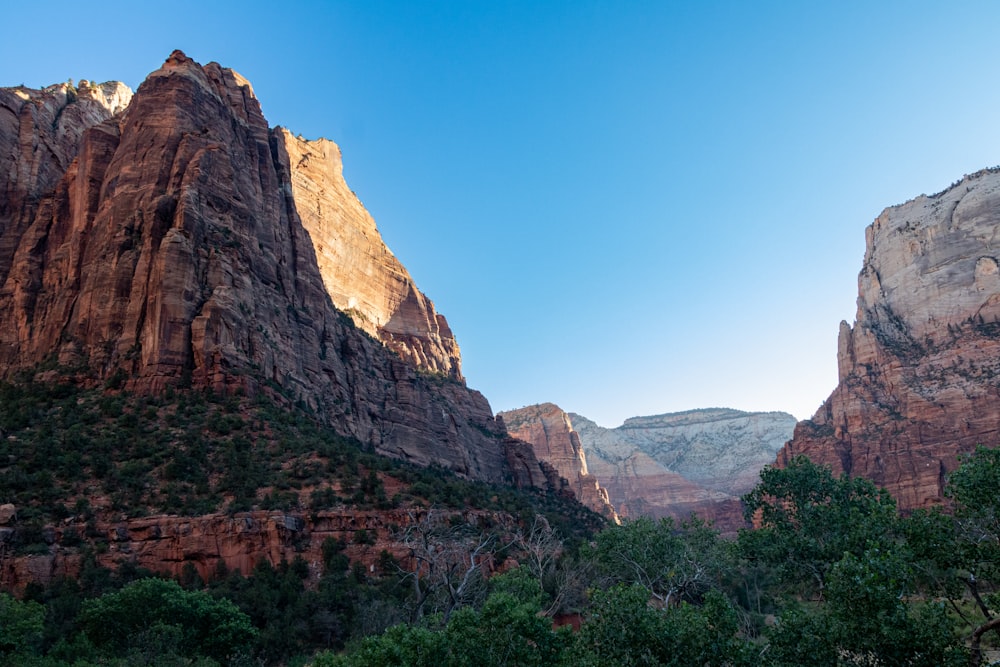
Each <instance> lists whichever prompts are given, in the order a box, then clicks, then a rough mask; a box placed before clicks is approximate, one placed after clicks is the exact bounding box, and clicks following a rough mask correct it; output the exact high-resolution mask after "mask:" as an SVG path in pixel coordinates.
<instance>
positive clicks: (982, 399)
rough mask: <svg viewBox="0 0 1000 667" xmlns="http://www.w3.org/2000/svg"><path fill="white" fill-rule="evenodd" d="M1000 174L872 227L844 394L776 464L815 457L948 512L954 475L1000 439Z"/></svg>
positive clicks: (841, 360)
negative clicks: (962, 458) (965, 456)
mask: <svg viewBox="0 0 1000 667" xmlns="http://www.w3.org/2000/svg"><path fill="white" fill-rule="evenodd" d="M998 239H1000V170H998V169H992V170H985V171H982V172H979V173H977V174H973V175H972V176H967V177H965V178H963V179H962V180H960V181H958V182H957V183H955V184H954V185H952V186H951V187H949V188H948V189H946V190H944V191H943V192H940V193H938V194H936V195H932V196H924V195H922V196H920V197H917V198H916V199H913V200H911V201H909V202H906V203H905V204H901V205H899V206H894V207H891V208H888V209H886V210H885V211H883V212H882V213H881V215H879V216H878V217H877V218H876V219H875V221H874V222H873V223H872V224H871V225H870V226H869V227H868V228H867V229H866V231H865V240H866V245H867V247H866V250H865V257H864V263H863V265H862V268H861V273H860V275H859V277H858V310H857V315H856V316H855V322H854V325H853V326H850V325H848V324H847V323H846V322H842V323H841V325H840V339H839V342H838V350H837V352H838V366H839V384H838V386H837V388H836V389H834V391H833V393H832V394H831V395H830V397H829V398H828V399H827V400H826V402H825V403H824V404H823V405H822V406H821V407H820V409H819V410H818V411H817V412H816V414H815V415H814V416H813V418H812V419H811V420H809V421H805V422H802V423H800V424H799V425H798V426H797V427H796V429H795V436H794V438H793V439H792V441H791V442H789V443H788V444H787V445H786V446H785V448H784V449H783V450H782V451H781V452H780V453H779V456H778V463H779V464H783V463H787V462H788V461H789V460H790V459H791V458H792V457H793V456H796V455H800V454H801V455H805V456H808V457H809V458H810V459H812V460H814V461H817V462H820V463H824V464H827V465H830V466H832V467H833V469H834V471H835V472H837V473H839V472H847V473H850V474H852V475H859V476H864V477H867V478H869V479H871V480H872V481H874V482H875V483H877V484H879V485H880V486H883V487H885V488H886V489H888V490H889V491H890V492H891V493H892V494H893V495H894V496H895V497H896V499H897V500H898V502H899V505H900V507H901V508H903V509H904V510H905V509H912V508H916V507H923V506H927V505H932V504H936V503H939V502H940V501H941V499H942V489H943V484H944V478H945V475H946V474H947V473H948V472H949V471H950V470H953V469H954V468H955V465H956V460H957V457H958V456H959V455H960V454H962V453H966V452H969V451H971V450H972V449H973V448H974V447H975V445H977V444H984V445H987V446H996V445H997V435H998V430H1000V401H998V398H1000V271H998V260H1000V245H998V243H1000V240H998ZM994 246H998V247H994Z"/></svg>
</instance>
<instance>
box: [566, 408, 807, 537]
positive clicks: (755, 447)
mask: <svg viewBox="0 0 1000 667" xmlns="http://www.w3.org/2000/svg"><path fill="white" fill-rule="evenodd" d="M570 419H571V422H572V424H573V428H574V429H575V430H576V432H577V433H579V436H580V441H581V443H582V444H583V448H584V450H585V451H586V452H587V462H588V465H589V469H590V472H591V474H592V475H594V476H595V477H597V479H598V480H599V481H600V483H601V486H603V487H605V488H606V489H607V490H608V497H609V499H610V500H611V502H612V504H614V505H615V507H616V508H617V509H618V511H619V513H621V514H622V515H623V516H636V515H646V516H673V517H675V518H678V519H685V518H687V517H688V516H689V515H690V514H692V513H694V514H697V515H699V516H701V517H702V518H706V519H710V520H713V521H715V523H716V524H717V525H718V526H719V527H720V528H722V529H729V530H733V529H735V528H737V527H739V526H740V525H742V522H743V518H742V508H741V506H740V502H739V496H741V495H742V494H744V493H746V492H747V491H749V490H750V489H752V488H753V487H754V486H755V485H756V484H757V482H758V480H759V472H760V470H761V468H763V466H764V465H766V464H768V463H770V462H772V461H773V460H774V455H775V452H776V451H777V450H778V449H779V448H780V447H781V445H782V443H784V442H785V441H786V440H788V438H789V437H790V436H791V432H792V428H793V427H794V425H795V418H794V417H792V416H791V415H789V414H786V413H782V412H763V413H748V412H741V411H739V410H728V409H706V410H692V411H688V412H680V413H673V414H664V415H655V416H649V417H633V418H631V419H628V420H626V421H625V423H624V424H622V425H621V426H619V427H617V428H613V429H609V428H604V427H601V426H598V425H597V424H596V423H594V422H593V421H591V420H589V419H587V418H585V417H582V416H580V415H576V414H570Z"/></svg>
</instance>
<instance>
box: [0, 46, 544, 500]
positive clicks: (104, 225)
mask: <svg viewBox="0 0 1000 667" xmlns="http://www.w3.org/2000/svg"><path fill="white" fill-rule="evenodd" d="M68 91H69V88H68V87H66V86H55V87H50V88H47V89H45V90H44V91H29V90H27V89H8V90H5V91H3V92H2V94H0V168H2V169H0V192H2V193H3V198H2V199H0V321H2V322H3V323H4V324H3V326H2V327H0V377H11V376H13V375H14V374H16V373H17V372H18V371H19V370H21V369H30V368H37V367H39V365H40V364H45V366H49V365H58V367H59V368H60V369H62V372H64V373H65V372H67V371H66V370H65V369H67V368H73V369H76V370H75V371H74V372H76V373H77V374H78V377H79V378H83V379H84V381H87V382H91V383H105V384H107V385H108V386H111V387H118V386H121V387H125V388H129V389H132V390H136V391H141V392H157V391H160V390H162V389H164V388H165V387H168V386H185V385H194V386H199V387H208V388H213V389H216V390H231V389H235V388H242V389H246V390H249V391H257V390H259V389H260V388H261V386H262V385H265V384H266V385H268V386H271V387H277V388H279V389H280V391H281V392H282V393H284V394H285V395H286V396H288V397H289V400H297V401H301V402H303V403H305V404H306V405H308V406H310V407H311V408H312V409H313V410H315V411H316V413H317V414H318V415H320V416H321V417H322V418H323V419H325V420H326V421H328V422H329V423H331V424H332V425H333V426H335V427H336V428H337V429H339V430H340V431H341V432H342V433H344V434H346V435H350V436H354V437H356V438H358V439H359V440H361V441H362V442H363V443H366V444H368V445H370V446H372V447H373V448H374V449H375V450H376V451H378V452H380V453H383V454H387V455H390V456H395V457H400V458H404V459H408V460H411V461H413V462H415V463H418V464H421V465H428V464H432V463H436V464H441V465H444V466H447V467H449V468H452V469H454V470H456V471H458V472H459V473H462V474H465V475H467V476H470V477H476V478H479V479H486V480H494V481H504V480H509V481H513V482H515V483H518V484H523V485H538V486H544V485H545V484H546V477H545V471H544V470H543V469H542V467H541V466H540V465H539V464H538V462H537V460H536V459H535V457H534V454H533V452H532V450H531V448H530V446H528V445H526V444H524V443H520V442H518V441H516V440H513V439H510V438H507V437H506V434H505V433H504V431H503V428H502V426H501V425H500V424H498V423H497V422H496V421H495V419H494V418H493V416H492V413H491V410H490V407H489V404H488V403H487V401H486V400H485V398H483V396H482V395H481V394H479V393H478V392H475V391H471V390H469V389H468V388H467V387H466V386H465V384H464V382H463V381H462V380H461V375H460V370H459V362H458V348H457V346H455V345H454V339H453V338H452V337H451V335H450V332H449V331H448V328H447V325H446V324H445V323H444V320H443V318H441V317H439V316H438V315H437V314H436V313H434V310H433V307H432V306H431V305H430V302H429V301H427V300H426V298H425V297H423V295H422V294H420V293H419V292H418V291H417V290H416V288H415V287H413V285H412V281H410V280H409V277H408V276H407V275H406V273H405V270H403V269H402V267H400V266H399V264H398V262H394V261H390V260H388V259H385V258H383V259H382V261H381V264H379V265H378V266H375V267H374V268H373V267H367V268H366V264H365V262H368V261H372V262H374V260H373V259H372V258H373V257H375V256H377V255H379V253H388V251H387V250H385V247H384V245H381V240H380V239H378V237H377V232H376V231H375V229H374V225H373V224H370V218H367V217H366V214H364V213H363V209H362V208H361V207H360V204H359V203H358V202H357V200H356V199H355V198H354V197H353V195H350V196H348V194H347V191H346V186H342V180H341V179H340V176H339V166H338V160H337V159H335V157H334V156H333V152H334V151H333V146H332V144H327V143H323V142H317V143H307V142H302V141H301V140H298V139H293V138H292V137H291V136H290V135H289V134H288V133H287V132H285V131H284V130H280V129H279V130H274V131H272V130H269V128H268V126H267V123H266V121H265V120H264V117H263V115H262V114H261V111H260V105H259V104H258V102H257V99H256V98H255V96H254V94H253V90H252V89H251V87H250V85H249V83H248V82H247V81H246V80H244V79H243V78H242V77H241V76H240V75H238V74H236V73H235V72H233V71H232V70H229V69H226V68H223V67H221V66H219V65H218V64H216V63H210V64H209V65H206V66H204V67H202V66H201V65H199V64H198V63H196V62H194V61H193V60H191V59H189V58H187V57H186V56H185V55H184V54H183V53H181V52H179V51H175V52H174V53H173V54H172V55H171V56H170V58H169V59H168V60H167V61H166V62H165V63H164V65H163V67H162V68H160V69H159V70H157V71H156V72H153V73H152V74H150V75H149V77H148V78H147V79H146V81H145V82H144V83H143V84H142V85H141V86H140V87H139V89H138V90H137V91H136V93H135V95H134V96H133V97H132V99H131V101H129V99H128V97H129V95H128V91H127V90H126V89H124V88H123V87H122V86H120V84H102V85H100V86H96V87H92V86H90V85H89V84H88V86H87V87H84V86H81V89H80V91H78V92H77V93H76V94H75V97H74V95H71V94H70V93H69V92H68ZM126 104H127V107H126ZM123 107H124V110H123ZM321 149H322V150H321ZM323 151H326V153H325V157H324V155H323ZM313 187H318V188H319V191H317V192H315V193H312V194H310V188H313ZM338 188H339V189H338ZM334 200H337V201H338V203H337V204H336V205H334V204H333V203H332V202H333V201H334ZM328 206H333V208H334V209H336V211H334V212H330V211H328V209H327V207H328ZM338 206H339V208H337V207H338ZM328 213H329V215H330V217H329V218H327V217H326V216H327V214H328ZM338 221H339V222H340V223H343V225H344V227H339V226H338V224H335V223H337V222H338ZM352 225H355V226H356V227H352ZM366 235H367V237H368V238H367V241H365V242H364V243H362V242H361V241H358V240H357V239H358V238H360V237H364V236H366ZM339 239H353V240H349V241H342V240H339ZM331 248H340V250H338V251H336V252H333V253H332V254H331V252H332V251H330V249H331ZM318 257H323V258H324V260H323V267H324V269H325V273H324V272H321V270H320V262H319V261H318V259H317V258H318ZM338 258H339V259H338ZM341 264H344V265H345V266H343V267H341ZM341 268H344V271H345V272H344V274H343V277H342V279H341V280H340V282H338V278H337V277H336V276H337V275H339V274H338V272H339V271H340V269H341ZM369 269H371V274H372V275H373V276H377V279H376V281H375V282H376V283H378V285H380V287H378V288H373V291H371V292H365V293H361V292H358V293H357V295H356V297H355V298H356V299H357V309H358V312H360V313H362V315H364V316H365V317H367V318H369V319H370V320H372V322H374V323H375V324H376V325H377V327H376V329H374V331H375V333H376V334H377V335H379V336H381V337H383V339H386V340H387V341H388V344H389V345H390V346H391V347H392V348H393V349H394V350H396V352H398V354H397V353H396V352H392V351H390V350H389V349H387V348H386V347H385V346H383V345H382V344H381V343H379V342H378V341H376V340H374V339H373V338H371V337H370V336H368V335H366V334H365V333H363V332H362V331H360V330H359V329H357V328H356V327H355V326H354V324H353V323H352V321H351V319H350V318H349V317H347V316H346V315H344V314H343V312H341V311H339V310H337V308H336V307H335V301H333V300H332V299H331V293H337V294H338V296H337V297H336V298H337V299H340V298H342V297H344V296H345V295H346V297H347V298H348V304H347V305H348V307H350V306H351V302H350V298H351V296H350V294H349V292H350V290H349V289H348V288H347V287H345V288H344V289H343V290H342V291H341V293H338V292H337V290H336V289H335V288H334V287H331V285H338V284H340V285H346V286H351V285H354V286H355V287H356V288H357V286H358V285H360V284H361V282H362V281H361V280H360V278H359V275H360V274H366V272H367V271H369ZM366 275H367V274H366ZM358 289H360V288H358ZM379 289H383V290H385V291H386V295H383V296H382V297H379V296H378V294H377V292H378V290H379ZM424 325H426V326H425V327H424ZM421 327H424V328H423V329H422V328H421ZM407 346H410V347H409V348H408V347H407ZM407 349H410V350H411V351H410V352H407ZM418 370H431V371H435V372H434V373H424V372H418Z"/></svg>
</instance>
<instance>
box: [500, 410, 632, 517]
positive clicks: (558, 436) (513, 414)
mask: <svg viewBox="0 0 1000 667" xmlns="http://www.w3.org/2000/svg"><path fill="white" fill-rule="evenodd" d="M497 418H498V419H503V422H504V424H505V426H506V427H507V430H508V431H509V432H510V434H511V435H512V436H514V437H515V438H519V439H521V440H524V441H525V442H529V443H531V445H532V447H534V450H535V456H537V457H538V458H539V459H540V460H542V461H545V462H546V463H549V464H550V465H552V467H553V468H555V470H556V472H557V473H558V474H559V476H560V477H562V478H563V479H565V480H566V481H567V482H568V483H569V485H570V489H571V490H572V491H573V493H574V495H575V496H576V497H577V499H578V500H579V501H580V502H581V503H583V504H584V505H586V506H587V507H589V508H590V509H592V510H594V511H595V512H597V513H599V514H602V515H603V516H605V517H607V518H609V519H611V520H612V521H617V520H618V515H617V513H616V512H615V508H614V506H612V505H611V503H610V502H609V500H608V492H607V490H606V489H604V488H602V487H601V485H600V483H599V482H598V480H597V478H596V477H595V476H594V475H591V474H590V473H589V472H588V471H587V456H586V454H585V453H584V451H583V447H582V446H581V444H580V436H579V434H577V433H576V431H574V430H573V426H572V425H571V424H570V421H569V415H567V414H566V413H565V412H563V411H562V410H560V409H559V407H558V406H557V405H554V404H552V403H542V404H541V405H532V406H528V407H526V408H520V409H517V410H510V411H507V412H500V413H497Z"/></svg>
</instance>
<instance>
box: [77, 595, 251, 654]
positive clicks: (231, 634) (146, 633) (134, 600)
mask: <svg viewBox="0 0 1000 667" xmlns="http://www.w3.org/2000/svg"><path fill="white" fill-rule="evenodd" d="M78 621H79V624H80V627H81V629H82V630H83V631H84V632H85V633H86V635H87V637H88V638H89V639H90V640H91V641H92V642H93V643H94V645H95V646H96V647H97V648H98V649H100V650H102V651H104V652H105V653H106V654H107V655H112V656H118V655H123V654H125V653H127V652H128V651H130V650H133V651H134V650H137V649H141V648H142V647H141V646H137V645H136V639H139V640H140V641H141V640H142V639H143V638H146V639H150V640H155V643H156V644H157V646H160V647H161V648H162V647H163V646H164V645H166V644H167V643H169V644H170V645H171V646H172V647H173V650H174V651H176V653H177V654H178V655H180V656H185V657H190V658H195V657H199V656H205V657H209V658H212V659H213V660H216V661H218V662H219V663H223V664H225V663H227V662H228V660H229V658H230V657H232V656H234V655H238V654H245V653H247V652H248V650H249V649H250V648H251V646H252V643H253V640H254V638H255V637H256V634H257V631H256V630H255V629H254V628H253V627H252V626H251V624H250V619H249V617H248V616H247V615H246V614H244V613H243V612H241V611H240V610H239V609H238V608H237V607H236V605H234V604H233V603H232V602H230V601H229V600H219V599H216V598H213V597H212V596H211V595H209V594H208V593H206V592H203V591H186V590H184V589H183V588H181V586H180V584H178V583H177V582H175V581H166V580H163V579H140V580H138V581H135V582H132V583H131V584H129V585H127V586H125V587H124V588H123V589H121V590H120V591H118V592H115V593H107V594H105V595H103V596H101V597H99V598H96V599H93V600H88V601H86V602H85V603H84V604H83V608H82V610H81V612H80V616H79V618H78Z"/></svg>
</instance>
